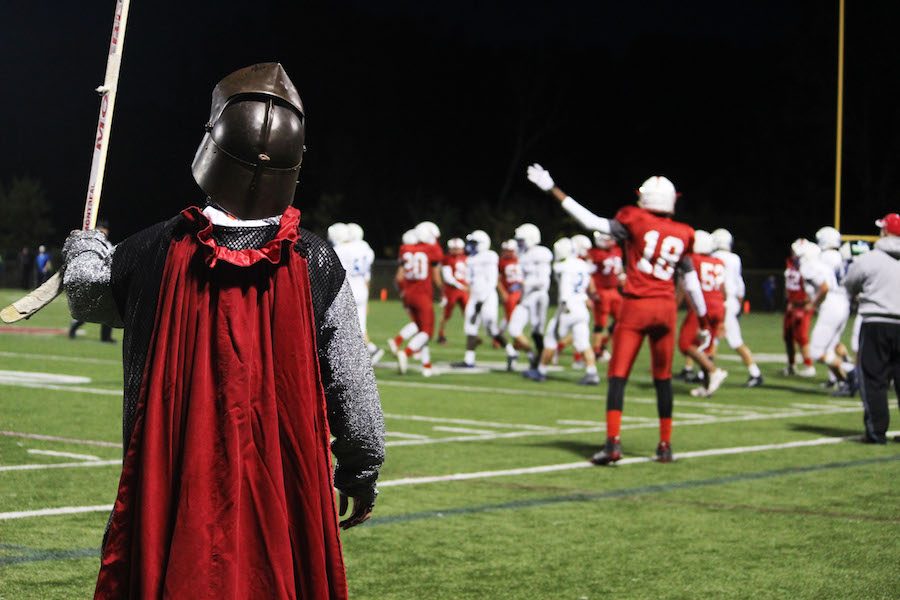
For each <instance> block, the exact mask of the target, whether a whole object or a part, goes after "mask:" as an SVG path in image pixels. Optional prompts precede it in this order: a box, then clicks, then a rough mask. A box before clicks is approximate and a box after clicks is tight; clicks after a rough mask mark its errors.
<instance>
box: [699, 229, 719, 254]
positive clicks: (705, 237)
mask: <svg viewBox="0 0 900 600" xmlns="http://www.w3.org/2000/svg"><path fill="white" fill-rule="evenodd" d="M715 249H716V242H715V240H714V239H713V236H712V234H710V233H709V232H708V231H703V230H702V229H698V230H696V231H695V232H694V253H695V254H712V253H713V252H714V251H715Z"/></svg>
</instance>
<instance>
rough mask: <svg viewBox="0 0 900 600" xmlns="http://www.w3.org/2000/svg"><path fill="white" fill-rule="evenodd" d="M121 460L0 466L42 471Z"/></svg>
mask: <svg viewBox="0 0 900 600" xmlns="http://www.w3.org/2000/svg"><path fill="white" fill-rule="evenodd" d="M120 464H122V460H121V459H118V458H115V459H112V460H92V461H89V462H77V463H52V464H45V465H6V466H3V467H0V472H3V471H43V470H45V469H77V468H79V467H107V466H110V465H120Z"/></svg>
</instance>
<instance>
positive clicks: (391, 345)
mask: <svg viewBox="0 0 900 600" xmlns="http://www.w3.org/2000/svg"><path fill="white" fill-rule="evenodd" d="M387 345H388V348H390V349H391V352H393V353H394V354H397V353H398V352H399V351H400V346H398V345H397V342H395V341H394V338H388V341H387Z"/></svg>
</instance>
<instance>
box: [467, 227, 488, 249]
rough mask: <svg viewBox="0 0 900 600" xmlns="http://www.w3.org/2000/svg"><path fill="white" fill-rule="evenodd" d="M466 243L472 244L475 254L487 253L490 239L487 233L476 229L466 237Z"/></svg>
mask: <svg viewBox="0 0 900 600" xmlns="http://www.w3.org/2000/svg"><path fill="white" fill-rule="evenodd" d="M466 241H467V242H469V243H470V244H472V246H473V249H474V250H475V252H476V253H477V252H487V251H488V250H490V249H491V237H490V236H489V235H488V234H487V232H485V231H482V230H481V229H476V230H475V231H473V232H472V233H470V234H469V235H467V236H466Z"/></svg>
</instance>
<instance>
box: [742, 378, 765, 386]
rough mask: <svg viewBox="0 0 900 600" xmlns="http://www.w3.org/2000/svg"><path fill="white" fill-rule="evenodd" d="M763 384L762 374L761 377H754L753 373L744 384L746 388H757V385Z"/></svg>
mask: <svg viewBox="0 0 900 600" xmlns="http://www.w3.org/2000/svg"><path fill="white" fill-rule="evenodd" d="M762 384H763V378H762V375H760V376H759V377H754V376H752V375H751V376H750V377H748V378H747V382H746V383H745V384H744V387H745V388H755V387H759V386H761V385H762Z"/></svg>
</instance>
